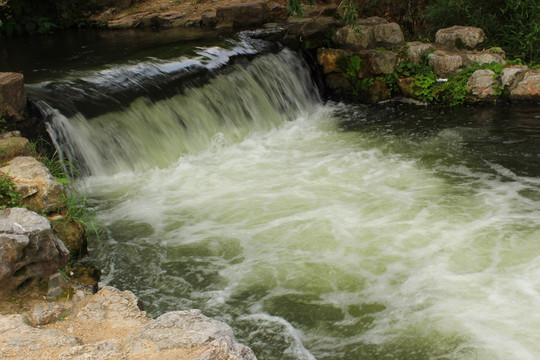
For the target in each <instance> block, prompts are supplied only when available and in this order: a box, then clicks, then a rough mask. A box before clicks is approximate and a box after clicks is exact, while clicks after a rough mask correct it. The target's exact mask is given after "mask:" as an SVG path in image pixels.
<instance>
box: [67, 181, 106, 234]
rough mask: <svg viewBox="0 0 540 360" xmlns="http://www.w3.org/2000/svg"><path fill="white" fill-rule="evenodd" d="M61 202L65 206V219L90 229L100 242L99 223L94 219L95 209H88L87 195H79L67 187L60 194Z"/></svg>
mask: <svg viewBox="0 0 540 360" xmlns="http://www.w3.org/2000/svg"><path fill="white" fill-rule="evenodd" d="M62 203H63V205H64V206H65V208H66V212H65V215H64V218H65V221H66V222H69V221H74V222H75V223H77V224H79V225H80V226H82V227H84V228H86V229H90V230H92V231H93V232H94V234H95V235H96V238H97V239H98V243H99V242H101V239H100V236H99V228H100V227H101V225H100V224H99V223H98V222H97V221H96V217H95V210H90V206H89V205H88V199H87V197H86V196H81V195H80V194H79V193H77V192H76V191H75V190H73V189H69V188H68V189H67V191H66V192H64V193H63V194H62Z"/></svg>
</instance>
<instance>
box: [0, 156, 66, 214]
mask: <svg viewBox="0 0 540 360" xmlns="http://www.w3.org/2000/svg"><path fill="white" fill-rule="evenodd" d="M0 172H1V173H4V174H6V175H8V176H9V177H10V178H11V181H13V183H14V184H15V190H16V191H18V192H20V193H21V195H22V202H23V204H24V205H26V206H28V207H29V208H30V209H32V210H36V211H40V212H45V213H49V212H52V211H58V210H60V209H61V208H62V207H63V205H62V195H63V190H64V187H63V186H62V184H60V183H59V182H58V181H56V179H55V178H54V177H53V176H52V175H51V173H50V171H49V169H47V167H46V166H45V165H43V163H41V162H40V161H37V160H36V159H34V158H33V157H30V156H19V157H16V158H15V159H13V160H11V161H9V162H8V163H7V165H6V166H4V167H2V168H0Z"/></svg>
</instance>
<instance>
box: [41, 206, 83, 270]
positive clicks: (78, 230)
mask: <svg viewBox="0 0 540 360" xmlns="http://www.w3.org/2000/svg"><path fill="white" fill-rule="evenodd" d="M47 218H48V219H49V221H50V222H51V226H52V229H53V230H54V232H55V233H56V235H57V236H58V237H59V238H60V239H61V240H62V242H63V243H64V245H65V246H66V247H67V249H68V250H69V252H70V253H71V257H72V259H73V258H75V259H78V258H80V257H81V256H83V255H86V254H87V253H88V248H87V246H88V239H87V237H86V230H85V228H84V226H83V225H82V224H80V223H78V222H77V221H75V220H73V219H71V220H69V221H68V220H66V219H65V218H64V217H63V216H61V215H59V214H55V215H54V216H48V217H47Z"/></svg>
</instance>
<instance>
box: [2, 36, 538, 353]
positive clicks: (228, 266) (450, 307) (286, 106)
mask: <svg viewBox="0 0 540 360" xmlns="http://www.w3.org/2000/svg"><path fill="white" fill-rule="evenodd" d="M77 34H78V35H76V36H72V37H69V36H68V35H65V36H67V38H68V39H72V40H70V41H67V40H66V39H65V38H63V37H62V35H59V36H54V37H48V38H46V39H50V41H49V43H47V41H43V42H41V43H42V45H40V46H44V47H45V48H46V49H49V47H50V51H49V52H45V53H46V54H48V55H46V56H45V57H46V60H47V62H46V63H44V61H45V60H43V59H42V60H39V59H38V58H36V59H31V58H29V57H28V54H26V57H25V59H26V60H25V61H19V62H17V61H14V60H13V59H12V60H9V61H8V60H7V58H6V56H3V57H0V65H3V68H4V69H7V70H19V71H24V72H25V76H26V79H27V83H28V86H27V90H28V93H29V94H30V96H31V97H33V98H34V99H36V100H40V102H39V103H40V106H41V107H42V109H44V111H46V112H48V114H49V120H50V123H49V125H48V126H49V131H50V133H51V135H52V137H53V139H54V140H55V141H56V145H57V146H58V147H59V150H60V151H61V153H62V154H63V156H65V157H66V158H67V159H69V160H70V161H72V162H73V163H77V164H78V166H79V167H80V169H81V173H82V175H81V177H80V178H79V179H78V180H77V188H78V189H79V191H81V193H82V194H83V195H84V196H86V197H87V199H88V203H89V206H90V207H91V208H92V209H93V210H94V211H95V214H96V220H97V221H98V222H99V223H101V224H102V228H101V230H100V231H99V238H98V237H97V236H96V235H95V234H91V239H90V244H91V246H90V253H89V257H88V260H89V261H92V262H94V263H95V264H96V265H97V266H99V267H100V268H101V269H102V270H103V279H102V280H103V282H102V285H105V284H108V285H113V286H116V287H118V288H120V289H129V290H131V291H133V292H134V293H135V294H136V295H137V296H138V297H139V298H141V299H142V301H143V302H144V304H145V310H146V311H147V312H148V313H149V314H151V315H152V316H158V315H160V314H162V313H164V312H166V311H171V310H181V309H189V308H198V309H201V310H202V311H203V313H204V314H206V315H207V316H210V317H215V318H217V319H220V320H223V321H225V322H227V323H228V324H230V325H231V326H232V327H233V329H234V331H235V334H236V336H237V339H238V340H239V341H240V342H242V343H245V344H246V345H248V346H250V347H251V348H252V349H253V350H254V351H255V353H256V354H257V357H258V358H259V359H280V360H282V359H319V360H323V359H328V360H330V359H332V360H334V359H538V358H540V311H539V310H538V309H539V304H540V155H539V154H540V152H539V150H540V106H539V105H534V104H532V105H513V106H510V105H504V104H499V105H498V106H488V107H467V106H464V107H457V108H438V107H424V106H414V105H407V104H401V103H397V102H391V103H385V104H379V105H350V104H342V103H333V102H324V101H323V100H321V98H320V97H319V94H318V89H317V88H316V86H315V84H314V83H313V82H312V81H311V78H310V73H309V70H308V68H307V67H306V65H305V64H304V63H303V60H302V59H301V58H300V57H299V56H298V55H297V54H296V53H294V52H292V51H290V50H288V49H283V50H280V51H275V49H274V50H272V51H269V52H267V50H268V49H265V50H264V51H263V52H267V53H266V54H260V55H256V54H258V53H259V52H260V51H261V46H262V45H261V44H260V43H258V42H253V41H250V40H246V39H245V38H243V37H242V36H240V37H236V36H233V35H227V36H224V35H220V36H216V37H213V38H211V39H209V38H208V37H207V36H206V37H204V38H201V37H200V36H193V37H189V38H186V36H187V35H185V34H184V35H182V34H178V33H176V32H160V33H155V32H133V33H125V35H120V34H121V33H118V34H115V35H114V39H116V40H114V41H113V40H111V35H110V34H109V35H103V36H97V37H96V35H95V33H92V34H94V35H91V36H89V35H81V33H77ZM82 34H84V33H82ZM73 38H75V39H74V40H73ZM134 38H137V39H139V40H137V41H134V40H133V39H134ZM62 39H64V40H62ZM157 39H161V40H159V41H158V40H157ZM189 39H195V40H189ZM20 43H21V42H19V44H17V43H13V44H11V45H10V46H12V47H11V48H9V47H8V50H9V51H8V52H9V53H11V54H13V53H17V52H18V51H19V50H18V49H22V50H20V51H21V52H24V51H28V49H26V48H23V47H22V45H21V44H20ZM62 43H63V44H66V43H70V44H71V45H70V47H68V48H66V49H68V50H64V52H62V51H56V52H55V51H54V49H59V46H60V44H62ZM112 43H114V44H112ZM136 44H139V46H137V45H136ZM18 46H20V47H18ZM8 52H6V51H4V55H5V54H6V53H8ZM21 56H22V55H21ZM54 59H56V60H54ZM66 59H69V61H67V60H66ZM231 59H235V60H234V61H232V62H233V63H234V64H230V63H231ZM40 61H41V62H40ZM226 64H229V65H226ZM27 74H28V75H27ZM186 74H187V75H186ZM193 74H196V75H197V76H192V75H193ZM201 77H202V78H203V79H204V81H200V80H198V79H200V78H201Z"/></svg>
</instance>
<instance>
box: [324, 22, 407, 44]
mask: <svg viewBox="0 0 540 360" xmlns="http://www.w3.org/2000/svg"><path fill="white" fill-rule="evenodd" d="M384 21H386V20H384ZM332 41H334V43H336V44H337V45H338V46H339V47H341V48H345V49H349V50H353V51H358V50H365V49H374V48H377V47H399V46H401V45H403V42H404V37H403V32H402V31H401V28H400V27H399V25H398V24H396V23H390V24H389V23H387V22H383V21H381V20H380V18H369V19H366V20H359V21H358V24H357V25H354V26H353V25H347V26H344V27H342V28H340V29H339V30H337V31H336V33H335V34H334V36H333V37H332Z"/></svg>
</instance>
